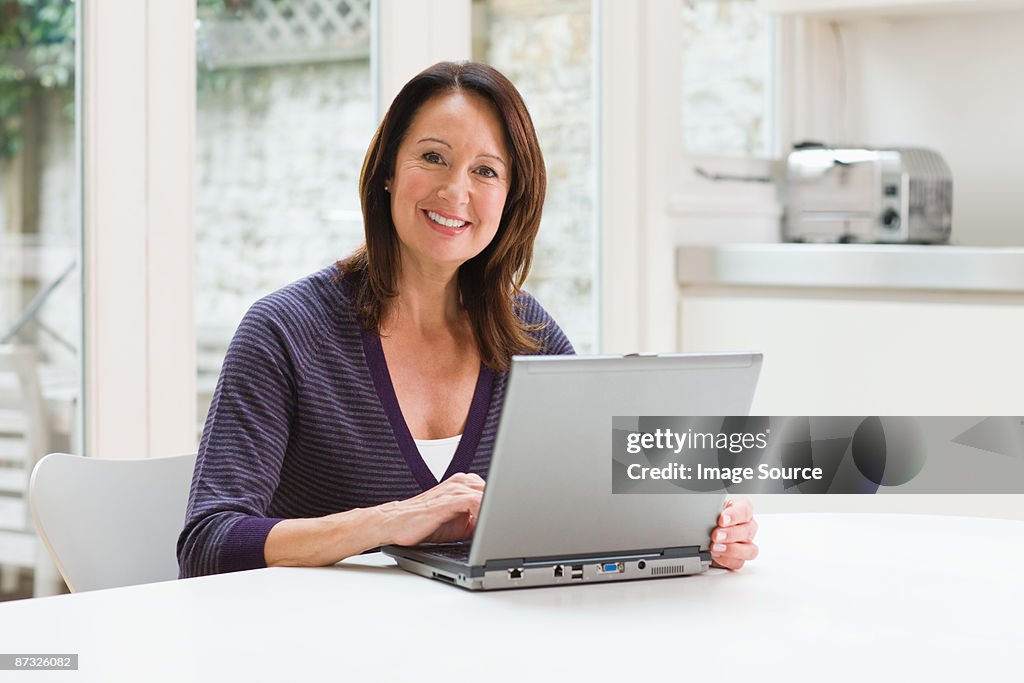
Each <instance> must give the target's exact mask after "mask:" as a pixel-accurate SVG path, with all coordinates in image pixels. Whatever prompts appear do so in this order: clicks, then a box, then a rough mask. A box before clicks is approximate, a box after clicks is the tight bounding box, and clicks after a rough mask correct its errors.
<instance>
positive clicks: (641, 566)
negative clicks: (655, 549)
mask: <svg viewBox="0 0 1024 683" xmlns="http://www.w3.org/2000/svg"><path fill="white" fill-rule="evenodd" d="M636 568H637V569H647V563H646V562H644V561H643V560H640V561H639V562H637V563H636Z"/></svg>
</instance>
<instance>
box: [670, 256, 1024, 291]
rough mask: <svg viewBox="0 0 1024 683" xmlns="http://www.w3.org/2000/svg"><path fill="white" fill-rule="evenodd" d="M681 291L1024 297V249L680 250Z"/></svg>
mask: <svg viewBox="0 0 1024 683" xmlns="http://www.w3.org/2000/svg"><path fill="white" fill-rule="evenodd" d="M676 282H677V284H679V285H682V286H695V285H712V286H738V287H750V286H764V287H815V288H835V287H839V288H857V289H888V290H893V289H896V290H925V291H961V292H1015V293H1024V248H1022V247H960V246H950V245H902V244H899V245H878V244H728V245H719V246H710V247H703V246H682V247H679V248H678V249H677V253H676Z"/></svg>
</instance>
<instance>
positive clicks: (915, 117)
mask: <svg viewBox="0 0 1024 683" xmlns="http://www.w3.org/2000/svg"><path fill="white" fill-rule="evenodd" d="M841 36H842V44H843V47H844V53H845V55H846V58H847V59H846V61H847V83H848V88H849V92H848V94H847V96H846V107H845V112H846V114H845V115H846V117H847V125H848V128H849V139H850V140H851V141H857V142H862V143H865V144H871V145H893V144H902V145H921V146H927V147H931V148H933V149H936V150H937V151H939V152H940V153H941V154H942V155H943V156H944V157H945V159H946V161H947V162H948V163H949V165H950V167H951V168H952V171H953V192H954V199H953V241H954V242H955V243H957V244H972V245H973V244H978V245H1021V244H1024V218H1022V216H1024V194H1022V193H1021V191H1020V186H1021V183H1020V174H1021V170H1020V165H1021V162H1020V160H1021V159H1022V158H1024V128H1022V125H1021V122H1022V121H1024V86H1022V81H1021V74H1022V73H1024V42H1022V41H1021V40H1020V38H1021V36H1024V12H1020V11H1017V12H990V13H980V14H955V15H941V16H922V17H912V18H894V19H888V20H883V19H871V20H860V21H852V22H847V23H844V24H842V31H841Z"/></svg>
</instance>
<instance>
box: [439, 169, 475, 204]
mask: <svg viewBox="0 0 1024 683" xmlns="http://www.w3.org/2000/svg"><path fill="white" fill-rule="evenodd" d="M437 195H438V197H440V198H441V199H443V200H445V201H446V202H449V203H451V204H466V203H468V202H469V178H468V177H466V175H465V174H464V173H460V172H453V173H450V174H449V175H448V177H447V178H446V179H445V181H444V183H443V184H442V185H441V187H440V188H438V190H437Z"/></svg>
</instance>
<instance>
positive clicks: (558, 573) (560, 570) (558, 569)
mask: <svg viewBox="0 0 1024 683" xmlns="http://www.w3.org/2000/svg"><path fill="white" fill-rule="evenodd" d="M563 574H565V567H563V566H562V565H560V564H556V565H555V578H556V579H560V578H562V575H563Z"/></svg>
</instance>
